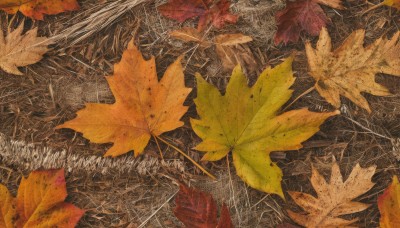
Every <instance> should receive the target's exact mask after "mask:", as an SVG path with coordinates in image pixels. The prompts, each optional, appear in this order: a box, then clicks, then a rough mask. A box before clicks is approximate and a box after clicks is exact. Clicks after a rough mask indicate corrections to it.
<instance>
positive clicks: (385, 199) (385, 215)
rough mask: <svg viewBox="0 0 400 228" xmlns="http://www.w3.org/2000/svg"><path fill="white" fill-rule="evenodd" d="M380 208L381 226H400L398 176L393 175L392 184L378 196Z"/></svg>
mask: <svg viewBox="0 0 400 228" xmlns="http://www.w3.org/2000/svg"><path fill="white" fill-rule="evenodd" d="M378 208H379V212H380V213H381V218H380V227H381V228H396V227H400V185H399V179H398V178H397V176H393V181H392V184H391V185H390V186H389V187H388V188H386V190H385V191H384V192H383V194H382V195H380V196H379V197H378Z"/></svg>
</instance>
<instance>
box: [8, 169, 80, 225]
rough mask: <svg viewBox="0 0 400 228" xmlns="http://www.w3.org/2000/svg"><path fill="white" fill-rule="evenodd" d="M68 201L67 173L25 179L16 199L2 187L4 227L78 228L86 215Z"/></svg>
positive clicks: (52, 172) (38, 174)
mask: <svg viewBox="0 0 400 228" xmlns="http://www.w3.org/2000/svg"><path fill="white" fill-rule="evenodd" d="M66 197H67V190H66V183H65V177H64V169H58V170H46V171H34V172H32V173H31V174H30V175H29V176H28V178H26V179H25V177H23V178H22V180H21V183H20V185H19V188H18V194H17V197H16V198H14V197H13V196H12V195H11V193H10V192H9V191H8V190H7V188H6V187H5V186H4V185H1V184H0V227H5V228H12V227H75V225H76V224H77V223H78V221H79V219H80V218H81V217H82V215H83V213H84V211H83V210H81V209H79V208H77V207H75V206H74V205H72V204H70V203H65V202H64V200H65V198H66Z"/></svg>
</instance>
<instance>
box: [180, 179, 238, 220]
mask: <svg viewBox="0 0 400 228" xmlns="http://www.w3.org/2000/svg"><path fill="white" fill-rule="evenodd" d="M175 203H176V207H175V209H174V214H175V216H176V217H177V218H178V219H179V220H180V221H181V222H182V223H183V224H184V225H185V226H186V227H193V228H215V227H217V228H233V224H232V220H231V217H230V214H229V209H228V207H227V206H226V205H222V209H221V215H220V218H219V221H218V220H217V214H218V213H217V204H216V203H215V200H214V199H213V197H212V195H210V194H209V193H206V192H203V191H200V190H197V189H194V188H189V187H187V186H185V185H182V184H181V185H180V187H179V193H178V195H177V196H176V198H175Z"/></svg>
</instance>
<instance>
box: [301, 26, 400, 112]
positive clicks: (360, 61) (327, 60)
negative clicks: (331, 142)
mask: <svg viewBox="0 0 400 228" xmlns="http://www.w3.org/2000/svg"><path fill="white" fill-rule="evenodd" d="M364 36H365V30H362V29H361V30H356V31H354V32H353V33H352V34H350V36H349V37H348V38H347V39H346V40H345V41H344V42H343V44H342V45H341V46H340V47H339V48H337V49H336V50H334V51H332V42H331V38H330V36H329V34H328V30H327V29H326V28H324V29H322V31H321V34H320V37H319V41H318V43H317V46H316V48H315V49H314V48H313V47H312V46H311V43H310V42H307V43H306V52H307V58H308V65H309V68H310V69H309V70H310V75H311V76H312V77H313V78H314V79H315V80H316V84H315V88H316V89H317V91H318V92H319V94H320V95H321V96H322V97H324V98H325V99H326V101H328V102H329V103H330V104H332V105H333V106H335V107H337V108H338V107H340V104H341V102H340V95H342V96H345V97H347V98H349V99H350V100H351V101H352V102H354V103H355V104H356V105H358V106H359V107H361V108H364V109H366V110H367V111H368V112H371V109H370V107H369V105H368V101H367V100H366V99H365V98H364V97H363V96H362V95H361V93H362V92H366V93H370V94H373V95H376V96H388V95H390V92H389V91H388V89H387V88H386V87H384V86H382V85H380V84H378V83H376V82H375V74H377V73H384V74H391V75H394V76H400V42H399V36H400V32H397V33H396V34H395V35H394V36H393V37H392V39H391V40H389V39H386V38H379V39H377V40H376V41H375V42H374V43H372V44H370V45H369V46H367V47H365V48H364V46H363V43H364Z"/></svg>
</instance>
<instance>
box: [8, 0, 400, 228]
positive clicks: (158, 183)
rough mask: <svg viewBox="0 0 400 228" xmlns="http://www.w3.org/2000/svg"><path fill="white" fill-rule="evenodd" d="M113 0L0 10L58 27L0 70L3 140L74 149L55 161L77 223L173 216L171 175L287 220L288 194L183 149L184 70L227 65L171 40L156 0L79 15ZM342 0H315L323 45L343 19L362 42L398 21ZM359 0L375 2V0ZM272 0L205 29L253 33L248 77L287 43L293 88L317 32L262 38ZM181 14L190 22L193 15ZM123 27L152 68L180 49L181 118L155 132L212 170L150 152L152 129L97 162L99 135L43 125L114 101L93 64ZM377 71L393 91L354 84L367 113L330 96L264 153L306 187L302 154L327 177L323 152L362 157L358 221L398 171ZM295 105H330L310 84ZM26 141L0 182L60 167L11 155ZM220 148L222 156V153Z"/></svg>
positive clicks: (210, 72) (115, 52)
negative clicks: (334, 102)
mask: <svg viewBox="0 0 400 228" xmlns="http://www.w3.org/2000/svg"><path fill="white" fill-rule="evenodd" d="M121 2H125V3H126V2H129V1H128V0H127V1H114V0H110V1H105V2H104V3H99V1H98V0H88V1H79V3H80V5H81V9H80V10H78V11H74V12H69V13H63V14H60V15H56V16H46V18H45V20H44V21H32V20H30V19H24V18H23V17H22V15H17V16H16V17H15V18H13V17H12V16H7V15H6V14H5V13H4V12H0V22H1V26H2V28H3V29H6V28H7V26H14V25H15V24H18V23H20V22H22V21H24V20H25V27H26V28H27V29H28V28H31V27H35V26H38V27H39V28H40V29H39V34H40V35H41V36H48V37H52V36H57V35H58V36H59V37H62V38H61V39H57V41H56V42H55V43H54V44H52V45H51V47H52V50H51V51H50V52H48V53H47V54H46V56H45V58H44V59H43V60H42V61H41V62H39V63H37V64H34V65H31V66H28V67H25V68H21V69H22V70H23V73H24V74H25V75H24V76H13V75H8V74H6V73H5V72H3V71H0V80H1V81H2V83H1V84H0V132H1V133H3V134H4V140H14V141H21V142H25V143H26V144H32V145H33V146H34V147H36V148H38V149H37V151H39V153H38V154H37V156H38V158H36V157H35V159H37V160H43V156H45V155H46V153H45V151H44V149H41V148H43V147H48V148H51V151H54V152H55V151H63V150H65V152H66V153H67V154H69V155H73V156H75V157H76V158H77V159H78V160H79V159H80V161H82V163H80V164H81V166H79V167H78V168H76V167H77V165H76V164H73V163H74V161H65V163H63V164H69V166H68V167H70V169H66V170H67V171H68V172H66V177H67V187H68V192H69V196H68V199H67V200H68V201H71V202H74V204H75V205H77V206H78V207H80V208H84V209H86V213H85V215H84V217H83V218H82V219H81V221H80V223H79V227H138V226H140V225H142V226H143V227H176V226H178V225H179V222H178V221H177V219H176V218H175V217H174V215H173V213H172V209H173V208H174V201H173V196H174V195H175V194H176V191H177V190H178V186H177V185H176V183H177V181H183V182H185V183H190V184H191V185H193V186H197V187H199V188H201V189H203V190H206V191H208V192H210V193H212V194H213V195H214V197H215V198H216V199H217V201H218V202H220V203H221V202H225V203H226V204H227V205H228V207H229V209H230V211H231V214H232V217H233V223H234V224H235V225H236V226H237V227H275V226H276V225H278V224H281V223H284V222H289V223H292V224H294V223H293V222H291V221H290V219H289V218H288V216H287V214H286V210H287V209H291V210H298V208H297V206H296V205H295V204H294V202H293V201H292V200H291V198H290V197H289V195H286V202H285V201H284V200H282V199H281V198H280V197H278V196H276V195H268V194H265V193H262V192H259V191H257V190H254V189H252V188H250V187H248V186H246V184H245V183H243V182H242V181H241V180H240V179H239V178H238V177H237V176H236V174H235V170H234V168H233V166H232V164H231V165H229V166H228V164H227V160H226V159H222V160H221V161H218V162H200V161H199V160H200V158H201V156H202V154H201V152H198V151H195V150H193V149H192V148H193V147H194V146H195V145H197V144H198V143H199V142H200V139H199V138H198V137H197V136H196V135H195V134H194V132H193V131H192V130H191V127H190V123H189V118H191V117H197V114H196V109H195V105H194V103H193V98H195V97H196V92H195V91H196V89H195V88H196V85H195V81H194V74H195V72H200V73H201V74H202V75H203V77H205V78H207V80H208V81H209V82H211V83H213V84H214V85H216V86H217V87H218V88H219V89H221V91H223V90H224V88H225V87H226V85H227V82H228V81H229V76H230V72H225V71H224V70H223V69H222V67H221V63H220V60H219V59H218V57H217V55H216V53H215V50H214V47H212V48H209V49H207V50H201V49H198V48H196V47H195V46H196V44H193V43H182V42H180V41H177V40H174V39H172V38H171V37H169V35H168V32H169V31H171V30H174V29H178V28H180V27H182V26H183V25H182V24H179V23H176V22H174V21H172V20H170V19H167V18H164V17H162V16H161V15H160V14H159V13H158V12H157V9H156V7H157V6H158V5H160V4H162V3H163V2H165V1H156V2H153V1H147V2H146V3H144V4H140V5H138V6H136V7H133V8H130V9H128V10H125V11H123V13H121V15H119V16H118V17H117V18H115V20H114V21H112V22H109V21H107V18H112V17H113V16H114V15H117V13H116V12H115V8H110V12H106V13H104V14H99V15H96V16H95V17H92V18H89V16H90V15H94V14H96V13H97V12H98V11H100V9H105V8H106V7H109V6H112V4H113V3H118V4H120V3H121ZM131 2H135V1H131ZM343 2H344V6H345V7H346V9H345V10H334V9H332V8H329V7H323V9H324V11H325V12H326V14H327V15H328V17H329V18H331V23H330V24H329V26H328V30H329V32H330V35H331V37H332V41H333V44H334V47H338V45H340V44H341V43H342V42H343V41H344V40H345V38H346V37H347V36H348V35H349V34H350V33H351V32H352V31H354V30H355V29H365V30H366V40H365V43H366V44H369V43H371V42H373V41H374V40H375V39H376V38H378V37H380V36H382V35H388V36H389V37H390V36H391V35H392V34H393V33H394V32H395V31H398V30H399V23H400V14H399V12H397V11H395V10H394V9H391V8H389V7H381V8H378V9H376V10H373V11H370V12H368V13H366V14H364V15H362V14H361V12H363V11H365V10H366V9H368V7H369V5H368V4H367V3H366V2H365V1H364V0H344V1H343ZM371 2H372V3H374V4H377V3H378V2H379V1H371ZM132 4H133V3H132ZM128 5H129V4H128ZM282 8H284V1H283V0H261V1H255V0H238V1H233V4H232V9H231V10H232V12H234V13H236V14H238V15H239V16H240V18H239V21H238V23H237V24H235V25H229V26H226V27H224V28H223V29H214V28H211V29H209V30H208V35H207V36H208V37H213V36H215V35H217V34H223V33H237V32H241V33H243V34H245V35H249V36H252V37H253V39H254V41H253V42H251V43H249V48H250V50H251V51H252V53H253V55H254V57H255V59H256V62H257V67H256V68H255V69H254V72H251V73H249V74H248V77H249V82H250V84H251V83H254V82H255V80H256V79H257V76H258V74H259V73H260V72H261V71H262V70H263V69H265V67H267V66H275V65H277V64H279V63H280V62H281V60H282V59H283V58H284V57H287V56H289V55H290V54H291V53H292V52H293V51H296V58H295V63H294V65H293V69H294V71H295V72H296V73H295V76H296V77H297V79H296V82H295V85H294V86H293V89H294V91H295V92H294V94H293V97H292V100H293V99H295V98H296V97H298V96H299V95H300V94H302V93H303V92H304V91H306V90H307V89H309V88H310V87H312V86H313V84H314V83H315V82H314V80H313V79H312V77H311V76H310V75H309V74H308V65H307V58H306V56H305V52H304V42H305V41H306V40H311V42H312V43H313V44H315V43H316V41H317V39H318V38H317V37H310V36H306V35H303V36H302V38H301V39H302V40H300V41H299V42H298V43H295V44H288V45H286V46H283V45H278V46H276V45H274V44H273V36H274V34H275V31H276V25H275V19H274V15H275V13H276V12H277V11H278V10H280V9H282ZM12 18H13V19H12ZM88 18H89V19H88ZM85 20H92V21H95V20H98V21H100V24H103V25H104V27H101V26H99V27H96V26H94V25H92V24H88V25H86V27H84V28H81V29H80V30H75V31H73V33H67V32H66V29H68V28H71V27H73V26H76V25H77V24H78V23H79V22H82V21H85ZM10 23H11V25H10ZM184 25H186V26H194V24H193V21H189V22H185V23H184ZM60 34H61V35H60ZM132 38H133V39H134V41H135V43H136V45H138V47H139V49H140V50H141V52H142V53H143V55H144V56H145V58H149V57H150V56H151V55H153V56H155V58H156V64H157V73H158V75H159V77H161V76H162V75H163V73H164V71H165V69H166V68H167V66H168V65H170V64H171V63H172V62H173V61H174V60H175V59H176V58H177V57H178V56H180V55H182V54H185V56H186V58H185V61H184V65H185V66H186V68H185V80H186V86H187V87H191V88H194V92H192V93H191V94H190V95H189V97H188V98H187V100H186V102H185V105H187V106H189V111H188V112H187V113H186V114H185V116H184V117H183V118H182V120H183V121H184V122H185V125H184V126H183V127H181V128H178V129H176V130H174V131H172V132H169V133H166V134H164V136H165V137H166V138H168V139H170V141H172V142H173V143H174V144H175V145H176V146H177V147H179V148H180V149H182V150H183V151H185V152H186V153H188V155H189V156H191V157H192V158H193V159H194V160H196V161H198V162H200V163H201V164H202V165H203V166H204V167H206V168H207V169H208V170H209V171H210V172H211V173H213V174H214V175H216V176H217V177H218V180H216V181H213V180H211V179H209V178H208V177H207V176H205V175H204V174H203V173H202V172H201V171H200V170H198V169H197V168H195V166H194V165H193V164H192V163H190V162H189V161H187V160H185V159H184V158H183V157H182V156H180V155H179V153H177V152H176V151H174V150H172V149H171V148H169V147H168V146H166V145H161V149H162V151H163V152H164V153H165V158H164V159H165V162H164V161H163V162H161V161H160V159H161V158H160V157H159V153H158V149H157V146H156V143H155V142H154V141H151V142H150V143H149V145H148V146H147V147H146V152H145V155H144V156H141V157H139V158H138V159H136V160H135V159H134V157H133V153H128V154H126V155H123V156H121V157H118V158H115V159H114V161H109V160H111V159H112V158H106V159H105V160H107V161H105V160H101V162H102V163H101V164H99V161H100V160H96V159H97V158H100V157H102V155H103V154H104V153H105V151H106V150H107V148H109V147H110V145H111V144H94V143H90V142H89V141H88V140H86V139H85V138H83V137H82V135H81V134H79V133H76V132H74V131H72V130H69V129H62V130H55V129H54V128H55V127H56V126H57V125H59V124H61V123H64V122H65V121H67V120H70V119H73V118H74V117H75V115H76V114H75V113H76V111H78V110H80V109H81V108H83V107H84V104H85V103H87V102H99V103H113V102H114V98H113V96H112V94H111V92H110V90H109V88H108V85H107V82H106V80H105V77H104V76H108V75H112V73H113V65H114V64H115V63H118V62H119V60H120V58H121V56H122V52H123V51H124V50H125V49H126V47H127V44H128V42H129V41H130V40H131V39H132ZM377 82H378V83H380V84H382V85H384V86H386V87H387V88H389V90H390V91H391V92H392V93H393V95H392V96H389V97H377V96H372V95H369V94H364V95H365V97H366V98H367V100H368V101H369V103H370V105H371V109H372V113H370V114H369V113H367V112H366V111H365V110H362V109H360V108H358V107H357V106H355V105H354V104H353V103H351V102H350V101H348V100H347V99H345V98H342V101H343V105H342V107H341V108H340V110H341V112H342V114H341V115H339V116H336V117H334V118H331V119H329V120H328V121H327V122H326V123H325V124H323V126H322V127H321V131H320V132H318V133H317V134H316V135H315V136H313V137H312V138H311V139H309V140H308V141H307V142H305V143H304V148H303V149H300V150H298V151H290V152H276V153H272V155H271V157H272V158H273V160H274V161H275V162H277V164H278V166H279V167H280V168H281V169H282V170H283V174H284V176H283V181H282V187H283V189H284V192H287V191H289V190H290V191H302V192H306V193H313V192H314V190H313V189H312V186H311V184H310V176H311V165H313V166H314V167H315V168H317V169H318V170H319V171H320V172H321V173H323V174H324V175H325V177H328V176H329V174H330V169H331V163H332V159H333V157H334V158H335V159H336V160H337V161H338V164H339V165H340V168H341V171H342V174H343V175H344V176H345V177H347V175H348V174H349V173H350V171H351V170H352V168H353V167H354V165H356V164H357V163H359V164H360V165H361V166H362V167H368V166H371V165H376V166H377V171H376V174H375V175H374V176H373V181H374V182H375V183H376V185H375V187H374V188H373V189H372V190H371V191H369V192H368V193H367V194H365V195H363V196H362V197H360V198H359V200H360V201H361V202H364V203H369V204H371V205H372V206H371V207H369V208H368V209H367V210H365V211H363V212H360V213H357V214H354V215H351V216H350V218H351V217H355V216H357V217H358V218H359V221H358V223H357V224H358V225H359V226H360V227H377V226H378V222H379V211H378V208H377V205H376V200H377V197H378V195H380V194H381V193H382V191H383V190H384V189H385V188H386V187H387V186H388V184H389V182H390V181H391V177H392V176H393V175H394V174H397V175H399V174H400V172H399V161H400V121H399V119H400V99H399V98H400V80H399V78H396V77H393V76H389V75H382V74H379V75H378V76H377ZM292 100H291V101H292ZM289 103H290V101H289ZM302 107H308V108H309V109H310V110H313V111H319V112H321V111H332V110H334V108H333V107H332V106H330V105H329V104H328V103H327V102H326V101H325V100H324V99H323V98H321V97H320V95H319V94H318V93H317V92H316V91H313V92H311V93H309V94H307V95H306V96H303V97H301V98H300V99H299V100H298V101H296V102H295V103H294V104H293V105H291V106H290V107H289V109H290V110H292V109H298V108H302ZM28 147H29V146H28ZM21 148H22V149H21ZM29 148H31V147H29ZM29 148H28V149H26V147H25V146H24V145H22V144H19V147H16V148H14V151H13V153H15V158H14V159H7V158H5V157H4V156H2V155H1V153H0V180H1V181H0V182H1V183H3V184H5V185H6V186H7V187H9V189H11V190H12V192H13V194H15V193H16V189H17V187H18V184H19V181H20V179H21V177H22V175H27V174H28V173H29V172H30V171H32V169H36V168H49V167H52V168H59V167H60V163H59V161H56V160H54V161H52V163H51V162H50V163H49V164H46V165H43V164H42V163H40V164H39V163H38V161H35V159H31V160H18V159H19V156H22V155H20V154H19V153H22V152H23V151H25V152H26V151H29V150H30V151H33V149H29ZM26 153H28V152H26ZM41 153H42V154H41ZM228 160H229V161H231V157H230V155H229V156H228ZM84 161H87V163H85V162H84ZM35 162H36V164H35ZM111 162H114V164H113V167H112V168H110V167H106V166H108V165H110V164H111ZM127 164H129V165H132V164H133V165H132V167H133V168H132V167H127V166H128V165H127ZM71 167H75V168H76V169H75V168H71ZM118 167H120V169H119V168H118ZM100 169H101V170H102V171H99V170H100Z"/></svg>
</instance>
